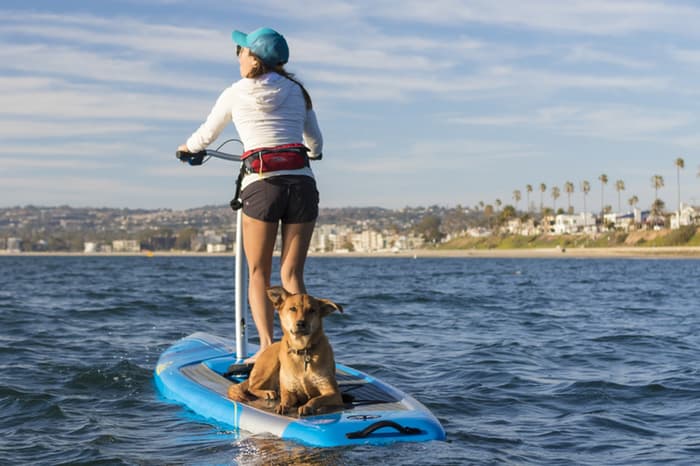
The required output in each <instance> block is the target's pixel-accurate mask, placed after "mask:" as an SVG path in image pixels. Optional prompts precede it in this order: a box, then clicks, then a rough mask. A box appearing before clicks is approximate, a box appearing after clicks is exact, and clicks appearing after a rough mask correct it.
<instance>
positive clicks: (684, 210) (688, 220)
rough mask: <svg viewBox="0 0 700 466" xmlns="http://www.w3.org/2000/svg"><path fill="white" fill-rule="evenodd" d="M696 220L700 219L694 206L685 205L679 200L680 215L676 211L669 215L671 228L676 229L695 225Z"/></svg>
mask: <svg viewBox="0 0 700 466" xmlns="http://www.w3.org/2000/svg"><path fill="white" fill-rule="evenodd" d="M698 220H700V212H699V211H698V210H696V209H695V208H694V207H692V206H689V205H685V204H683V203H682V202H681V211H680V215H679V213H678V212H675V213H674V214H673V215H672V216H671V228H672V229H673V230H677V229H678V228H680V227H683V226H687V225H695V224H697V222H698Z"/></svg>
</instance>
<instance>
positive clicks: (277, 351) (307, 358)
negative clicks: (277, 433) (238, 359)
mask: <svg viewBox="0 0 700 466" xmlns="http://www.w3.org/2000/svg"><path fill="white" fill-rule="evenodd" d="M267 295H268V297H269V298H270V301H272V304H273V306H274V307H275V309H277V311H278V312H279V315H280V324H281V326H282V333H283V335H282V340H281V341H278V342H277V343H274V344H272V345H270V346H268V347H267V348H265V350H264V351H263V352H262V353H261V354H260V355H259V356H258V358H257V360H256V361H255V365H254V366H253V370H252V371H251V373H250V376H249V377H248V379H247V380H245V381H244V382H242V383H240V384H237V385H232V386H231V387H229V390H228V396H229V398H231V399H233V400H236V401H251V395H252V396H253V397H256V398H263V399H266V400H274V399H276V398H277V394H278V392H279V398H280V403H279V406H278V407H277V409H276V410H275V411H276V412H277V413H278V414H286V413H287V412H288V411H289V410H290V409H292V408H297V413H298V414H299V415H300V416H307V415H311V414H318V413H324V412H328V411H332V410H334V409H338V408H340V407H342V406H343V400H342V397H341V394H340V390H339V389H338V383H337V382H336V379H335V359H334V357H333V349H332V348H331V345H330V343H329V342H328V338H327V337H326V334H325V333H324V332H323V318H324V317H325V316H327V315H328V314H330V313H331V312H333V311H339V312H343V308H342V307H341V306H340V305H338V304H336V303H334V302H333V301H330V300H327V299H320V298H314V297H313V296H310V295H308V294H291V293H289V292H288V291H286V290H285V289H284V288H282V287H279V286H277V287H272V288H269V289H268V290H267Z"/></svg>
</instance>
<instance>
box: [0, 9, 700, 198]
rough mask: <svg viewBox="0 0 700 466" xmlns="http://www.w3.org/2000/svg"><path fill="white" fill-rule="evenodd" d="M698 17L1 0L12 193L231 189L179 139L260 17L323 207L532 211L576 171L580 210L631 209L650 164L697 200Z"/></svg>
mask: <svg viewBox="0 0 700 466" xmlns="http://www.w3.org/2000/svg"><path fill="white" fill-rule="evenodd" d="M698 24H700V3H698V2H696V1H682V0H676V1H673V0H668V1H656V0H626V1H615V0H567V1H565V2H562V1H559V0H551V1H550V0H528V1H522V0H462V1H458V0H431V1H430V2H426V1H424V0H421V1H418V0H375V1H372V2H369V1H363V0H357V1H355V0H352V1H351V0H255V1H252V0H236V1H224V0H199V1H196V2H194V1H185V0H148V1H142V0H111V1H107V0H105V1H91V0H87V1H78V0H62V1H60V2H57V1H53V0H48V1H38V0H25V1H22V2H19V1H15V0H9V1H8V0H5V1H3V2H2V4H0V41H1V44H0V140H2V144H0V207H3V206H4V207H12V206H24V205H29V204H31V205H37V206H56V205H70V206H74V207H117V208H147V209H156V208H171V209H186V208H191V207H198V206H204V205H221V204H225V203H227V202H228V201H229V200H230V198H231V196H232V194H233V184H234V180H235V175H236V173H237V167H235V166H234V164H232V163H230V162H224V161H220V160H212V161H210V162H209V163H207V164H206V165H204V166H201V167H191V166H189V165H186V164H182V163H180V162H178V161H177V160H176V159H175V155H174V153H175V149H176V148H177V146H178V145H180V144H182V143H183V142H184V141H185V140H186V138H187V137H188V136H189V135H190V134H191V133H192V132H193V131H194V130H195V129H196V128H197V127H198V126H199V125H200V124H201V123H202V122H203V121H204V119H205V118H206V116H207V114H208V112H209V110H210V109H211V107H212V106H213V104H214V102H215V100H216V98H217V97H218V96H219V94H220V93H221V92H222V91H223V90H224V89H225V88H226V87H228V86H230V85H231V84H232V83H233V82H235V81H236V80H238V79H240V74H239V71H238V62H237V59H236V56H235V47H234V45H233V43H232V42H231V31H232V30H234V29H238V30H241V31H244V32H250V31H252V30H254V29H256V28H258V27H261V26H268V27H272V28H275V29H276V30H278V31H280V32H281V33H282V34H283V35H284V36H285V37H286V38H287V41H288V43H289V46H290V50H291V53H290V61H289V64H288V65H287V69H288V70H289V71H291V72H293V73H295V74H296V76H297V77H298V78H299V79H300V80H301V81H303V83H304V84H305V86H306V88H307V89H308V90H309V92H310V94H311V96H312V99H313V102H314V108H315V110H316V113H317V116H318V120H319V124H320V127H321V130H322V131H323V135H324V140H325V144H324V150H323V153H324V159H323V160H322V161H319V162H314V164H313V170H314V173H315V175H316V179H317V183H318V187H319V191H320V195H321V207H362V206H378V207H386V208H391V209H398V208H403V207H420V206H431V205H439V206H445V207H455V206H458V205H461V206H464V207H467V206H469V207H472V206H474V205H477V204H479V203H480V202H483V203H485V204H494V203H495V202H496V200H497V199H498V200H500V201H501V202H502V204H504V205H506V204H513V205H515V204H516V203H515V200H514V191H516V190H519V191H520V192H521V193H522V200H521V201H520V203H519V204H518V208H519V209H525V207H526V206H525V204H526V201H527V193H526V186H527V185H528V184H529V185H532V186H533V188H534V192H533V193H532V194H530V196H529V197H530V202H531V203H535V204H537V205H538V206H539V203H540V199H541V198H543V200H544V203H545V205H549V206H554V205H556V207H566V206H567V205H568V202H569V201H568V199H567V196H566V193H565V192H564V183H566V182H572V183H573V184H574V186H575V192H574V193H573V195H572V196H571V204H572V205H573V206H574V208H575V209H576V210H578V211H580V210H582V209H583V208H584V202H585V203H586V206H587V207H586V208H587V209H588V210H591V209H592V206H594V207H596V209H600V207H601V206H602V205H603V204H604V205H611V206H612V207H613V210H618V208H620V210H623V211H624V210H627V209H628V208H629V204H628V199H629V198H631V197H632V196H637V197H638V199H639V207H641V208H648V207H649V206H650V205H651V203H652V202H653V200H654V198H655V190H654V188H653V187H652V181H651V180H652V177H653V176H654V175H660V176H662V177H663V180H664V187H663V188H661V189H659V190H658V196H659V198H661V199H662V200H663V201H664V202H665V203H666V206H667V209H669V210H675V208H676V206H677V205H678V201H679V191H680V201H681V202H684V203H690V204H695V205H697V204H700V178H698V176H697V175H698V171H699V168H698V167H699V165H700V131H699V130H700V124H699V123H700V113H699V112H698V110H700V28H699V27H698ZM235 137H236V132H235V128H234V127H233V125H230V126H229V127H228V128H227V129H226V130H225V131H224V133H223V134H222V135H221V137H220V138H219V140H218V142H216V143H214V144H212V146H211V148H216V147H218V145H219V143H220V142H223V141H224V140H226V139H229V138H235ZM225 148H226V149H230V151H232V152H239V151H240V149H239V147H238V146H237V145H236V144H229V145H227V146H225ZM679 157H680V158H682V159H683V160H684V162H685V168H683V169H682V170H678V168H677V167H676V163H675V162H676V159H678V158H679ZM602 174H605V175H607V177H608V180H609V181H608V183H607V184H606V185H603V184H602V183H601V182H600V181H599V177H600V175H602ZM679 175H680V180H678V177H679ZM618 180H621V181H622V182H623V183H624V185H625V189H624V191H620V192H619V193H618V191H616V189H615V182H616V181H618ZM583 181H588V182H589V183H590V185H591V191H590V193H588V195H587V196H584V194H583V193H582V192H581V189H580V184H581V182H583ZM541 184H545V185H546V192H545V193H540V185H541ZM555 186H556V187H558V188H559V189H560V191H561V197H560V198H559V199H558V200H556V201H554V200H553V199H552V196H551V189H552V187H555ZM618 194H619V196H618ZM555 202H556V204H555Z"/></svg>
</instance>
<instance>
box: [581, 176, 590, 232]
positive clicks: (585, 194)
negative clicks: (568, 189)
mask: <svg viewBox="0 0 700 466" xmlns="http://www.w3.org/2000/svg"><path fill="white" fill-rule="evenodd" d="M581 192H582V193H583V216H584V217H583V218H584V226H588V210H587V209H586V197H588V193H589V192H591V183H589V182H588V181H586V180H583V181H582V182H581Z"/></svg>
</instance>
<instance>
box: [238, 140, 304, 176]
mask: <svg viewBox="0 0 700 466" xmlns="http://www.w3.org/2000/svg"><path fill="white" fill-rule="evenodd" d="M308 152H309V149H308V148H307V147H306V146H304V145H303V144H283V145H281V146H276V147H262V148H259V149H253V150H249V151H246V152H244V153H243V154H242V155H241V160H242V161H243V163H242V164H241V169H242V170H243V171H244V173H245V174H246V175H247V174H249V173H266V172H274V171H279V170H298V169H300V168H304V167H308V166H309V156H308V155H307V153H308Z"/></svg>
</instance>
